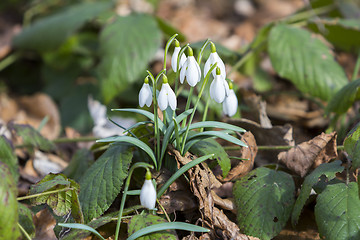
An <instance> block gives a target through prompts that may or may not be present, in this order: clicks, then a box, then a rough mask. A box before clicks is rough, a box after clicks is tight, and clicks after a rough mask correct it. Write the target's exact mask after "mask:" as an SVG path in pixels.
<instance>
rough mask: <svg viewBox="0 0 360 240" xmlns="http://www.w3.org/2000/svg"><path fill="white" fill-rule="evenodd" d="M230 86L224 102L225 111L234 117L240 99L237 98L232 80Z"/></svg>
mask: <svg viewBox="0 0 360 240" xmlns="http://www.w3.org/2000/svg"><path fill="white" fill-rule="evenodd" d="M229 88H230V90H229V95H228V96H226V97H225V100H224V102H223V112H224V114H226V115H228V116H229V117H232V116H234V115H235V113H236V112H237V108H238V100H237V98H236V95H235V92H234V90H233V86H232V83H231V82H230V84H229Z"/></svg>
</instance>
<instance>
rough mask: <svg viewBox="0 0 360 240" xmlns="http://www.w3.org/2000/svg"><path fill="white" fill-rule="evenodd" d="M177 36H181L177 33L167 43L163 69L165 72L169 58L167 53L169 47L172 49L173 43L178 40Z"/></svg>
mask: <svg viewBox="0 0 360 240" xmlns="http://www.w3.org/2000/svg"><path fill="white" fill-rule="evenodd" d="M177 35H179V34H177V33H175V34H174V35H173V36H172V37H171V38H169V40H168V41H167V43H166V46H165V54H164V68H163V69H164V70H166V56H167V53H168V51H169V47H170V45H171V43H172V42H173V41H174V39H175V38H176V36H177Z"/></svg>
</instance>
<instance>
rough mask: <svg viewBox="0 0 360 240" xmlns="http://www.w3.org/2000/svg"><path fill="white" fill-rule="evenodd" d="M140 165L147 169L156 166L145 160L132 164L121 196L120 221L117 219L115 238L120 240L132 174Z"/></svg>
mask: <svg viewBox="0 0 360 240" xmlns="http://www.w3.org/2000/svg"><path fill="white" fill-rule="evenodd" d="M139 167H142V168H145V169H148V168H151V169H153V168H154V167H153V166H152V165H150V164H148V163H144V162H137V163H135V164H134V165H132V166H131V168H130V170H129V174H128V177H127V179H126V182H125V187H124V191H123V194H122V198H121V203H120V209H119V216H118V221H117V224H116V232H115V240H118V238H119V233H120V225H121V218H122V215H123V210H124V206H125V200H126V195H127V191H128V189H129V185H130V180H131V176H132V173H133V172H134V170H135V169H136V168H139Z"/></svg>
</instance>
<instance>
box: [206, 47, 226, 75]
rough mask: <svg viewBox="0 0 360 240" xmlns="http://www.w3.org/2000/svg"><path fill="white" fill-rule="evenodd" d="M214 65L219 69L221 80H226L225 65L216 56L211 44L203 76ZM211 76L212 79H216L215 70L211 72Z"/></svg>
mask: <svg viewBox="0 0 360 240" xmlns="http://www.w3.org/2000/svg"><path fill="white" fill-rule="evenodd" d="M214 63H217V66H218V67H219V68H220V75H221V77H222V78H223V79H225V78H226V71H225V64H224V62H223V61H222V60H221V58H220V57H219V55H218V54H217V52H216V47H215V44H214V43H212V42H211V53H210V56H209V58H208V60H207V61H206V63H205V66H204V74H206V73H207V72H208V71H209V69H210V67H211V66H212V65H213V64H214ZM212 75H213V76H214V78H215V77H216V70H215V69H214V70H213V71H212Z"/></svg>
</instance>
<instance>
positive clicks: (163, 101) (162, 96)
mask: <svg viewBox="0 0 360 240" xmlns="http://www.w3.org/2000/svg"><path fill="white" fill-rule="evenodd" d="M165 85H166V84H163V85H162V86H161V90H160V93H159V97H158V105H159V108H160V110H161V111H164V110H165V109H166V108H167V106H168V99H167V90H166V87H165ZM168 85H169V84H168Z"/></svg>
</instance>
